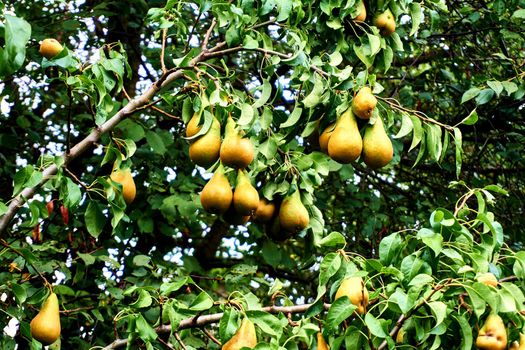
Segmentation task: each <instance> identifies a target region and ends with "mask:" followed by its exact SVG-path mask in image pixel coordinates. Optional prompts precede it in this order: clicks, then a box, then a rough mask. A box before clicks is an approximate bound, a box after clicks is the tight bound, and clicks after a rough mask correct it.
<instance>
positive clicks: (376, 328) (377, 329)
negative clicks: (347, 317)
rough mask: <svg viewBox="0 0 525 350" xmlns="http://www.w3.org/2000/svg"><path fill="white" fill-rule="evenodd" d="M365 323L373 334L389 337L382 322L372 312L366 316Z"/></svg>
mask: <svg viewBox="0 0 525 350" xmlns="http://www.w3.org/2000/svg"><path fill="white" fill-rule="evenodd" d="M365 323H366V326H367V327H368V329H369V330H370V333H372V335H374V336H376V337H378V338H382V339H384V338H387V337H388V333H387V332H386V331H385V330H384V329H383V327H382V326H381V322H379V320H378V319H377V318H376V317H375V316H374V315H372V314H371V313H370V312H368V313H367V314H366V316H365Z"/></svg>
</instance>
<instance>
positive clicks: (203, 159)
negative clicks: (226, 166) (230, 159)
mask: <svg viewBox="0 0 525 350" xmlns="http://www.w3.org/2000/svg"><path fill="white" fill-rule="evenodd" d="M192 119H193V118H192ZM190 123H191V120H190ZM190 123H188V124H190ZM201 127H202V126H201ZM192 128H193V127H192ZM193 131H194V130H191V129H190V133H191V132H193ZM186 132H188V129H186ZM195 134H196V132H195ZM195 134H194V135H195ZM220 149H221V124H220V123H219V121H218V120H217V118H215V117H213V122H212V124H211V126H210V129H209V130H208V132H207V133H206V134H204V135H202V136H201V137H199V138H198V139H197V140H195V141H193V142H192V143H191V145H190V159H191V160H192V161H193V162H194V163H195V164H197V165H200V166H202V167H204V168H208V167H210V166H211V165H213V163H215V162H216V161H217V159H219V151H220Z"/></svg>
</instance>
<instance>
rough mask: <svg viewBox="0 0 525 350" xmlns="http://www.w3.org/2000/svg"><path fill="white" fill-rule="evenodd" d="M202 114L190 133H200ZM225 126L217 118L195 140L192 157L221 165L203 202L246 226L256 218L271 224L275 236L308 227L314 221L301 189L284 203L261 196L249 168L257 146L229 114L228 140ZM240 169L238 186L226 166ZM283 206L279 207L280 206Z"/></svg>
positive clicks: (195, 118) (205, 190)
mask: <svg viewBox="0 0 525 350" xmlns="http://www.w3.org/2000/svg"><path fill="white" fill-rule="evenodd" d="M199 119H200V117H199V116H198V115H194V116H193V117H192V119H191V120H190V121H189V122H188V125H187V126H186V136H187V137H192V136H194V135H196V134H197V133H198V132H199V130H200V128H202V125H199ZM220 130H221V126H220V123H219V121H218V119H217V118H215V117H214V119H213V122H212V124H211V126H210V128H209V129H208V131H207V132H206V133H205V134H204V135H202V136H200V137H198V138H197V139H196V140H192V141H191V144H190V158H191V159H192V161H193V162H195V163H196V164H197V165H200V166H204V167H209V166H211V165H213V164H214V163H215V162H217V160H220V162H219V165H218V167H217V169H216V170H215V172H214V173H213V176H212V177H211V179H210V180H209V181H208V183H207V184H206V185H205V186H204V188H203V190H202V192H201V194H200V201H201V204H202V207H203V208H204V210H206V211H207V212H209V213H212V214H218V215H223V218H224V219H225V220H226V221H227V222H229V223H231V224H234V225H242V224H245V223H246V222H248V220H249V219H250V218H252V219H253V220H254V221H255V222H258V223H263V224H268V226H267V232H269V235H274V236H275V237H273V238H277V237H283V235H282V234H281V231H283V232H285V233H296V232H298V231H301V230H303V229H305V228H306V227H307V226H308V224H309V221H310V217H309V214H308V211H307V209H306V207H305V206H304V205H303V203H302V202H301V196H300V193H299V191H298V190H296V191H295V192H293V193H291V194H290V195H288V196H286V197H285V198H284V199H283V201H282V203H280V205H279V204H278V203H276V202H269V201H268V200H266V199H265V198H263V197H260V196H259V194H258V192H257V190H256V189H255V187H254V186H253V185H252V182H251V180H250V178H249V176H248V173H247V172H246V170H245V168H246V167H247V166H248V165H250V164H251V163H252V161H253V159H254V150H253V145H252V143H251V141H250V139H248V138H243V137H242V134H241V132H240V131H239V130H238V128H237V125H236V123H235V121H234V120H233V118H232V117H231V116H228V119H227V122H226V128H225V135H224V140H221V132H220ZM225 167H230V168H233V169H236V171H237V174H236V183H235V189H234V190H232V186H231V185H230V182H229V180H228V177H227V176H226V168H225ZM278 206H279V209H278V210H277V207H278Z"/></svg>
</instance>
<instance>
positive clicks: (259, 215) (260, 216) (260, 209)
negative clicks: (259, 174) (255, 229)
mask: <svg viewBox="0 0 525 350" xmlns="http://www.w3.org/2000/svg"><path fill="white" fill-rule="evenodd" d="M274 214H275V203H273V202H269V201H268V200H266V198H260V199H259V205H257V210H255V213H254V214H253V221H255V222H258V223H265V222H269V221H270V220H271V219H272V218H273V215H274Z"/></svg>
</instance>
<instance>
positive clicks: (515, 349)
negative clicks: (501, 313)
mask: <svg viewBox="0 0 525 350" xmlns="http://www.w3.org/2000/svg"><path fill="white" fill-rule="evenodd" d="M509 350H525V334H523V333H520V341H519V343H518V342H517V341H514V342H512V344H511V346H510V347H509Z"/></svg>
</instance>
